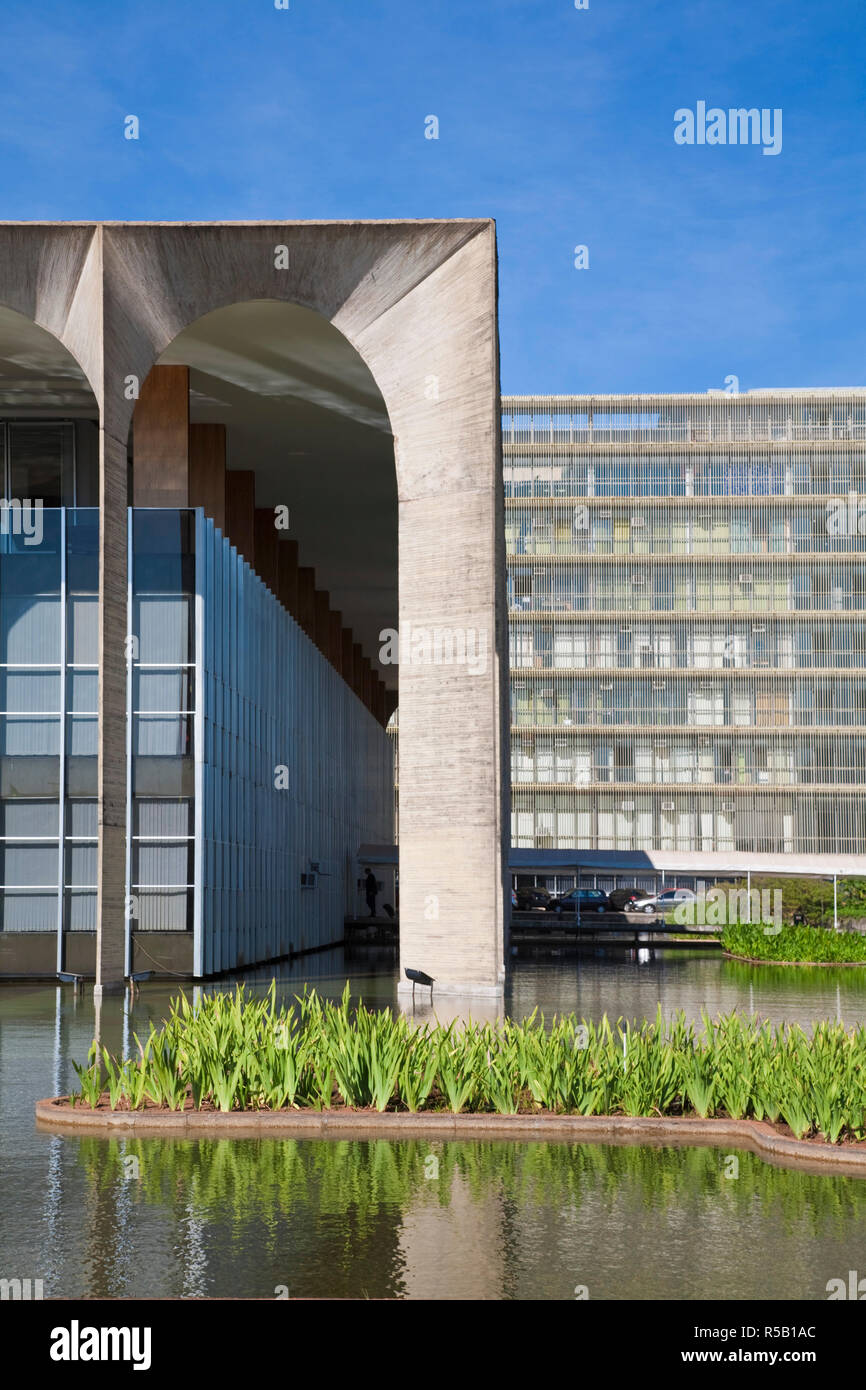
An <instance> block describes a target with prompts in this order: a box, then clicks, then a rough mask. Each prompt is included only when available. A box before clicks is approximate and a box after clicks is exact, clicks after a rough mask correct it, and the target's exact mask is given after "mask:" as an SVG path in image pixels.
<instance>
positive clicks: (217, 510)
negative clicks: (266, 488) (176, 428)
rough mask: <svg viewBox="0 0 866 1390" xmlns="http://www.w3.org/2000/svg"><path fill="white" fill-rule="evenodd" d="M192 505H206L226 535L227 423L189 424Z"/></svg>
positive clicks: (190, 501)
mask: <svg viewBox="0 0 866 1390" xmlns="http://www.w3.org/2000/svg"><path fill="white" fill-rule="evenodd" d="M189 505H190V506H191V507H202V508H203V509H204V514H205V516H209V517H210V519H211V521H212V522H213V524H214V526H216V527H217V528H218V529H219V530H220V531H222V533H223V535H225V529H226V427H225V425H209V424H194V425H190V427H189Z"/></svg>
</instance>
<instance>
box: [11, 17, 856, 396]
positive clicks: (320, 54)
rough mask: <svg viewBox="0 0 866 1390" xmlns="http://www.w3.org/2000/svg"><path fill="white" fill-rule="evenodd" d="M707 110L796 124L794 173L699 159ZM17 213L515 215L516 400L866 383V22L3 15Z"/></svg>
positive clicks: (749, 160)
mask: <svg viewBox="0 0 866 1390" xmlns="http://www.w3.org/2000/svg"><path fill="white" fill-rule="evenodd" d="M699 100H703V101H706V102H707V105H708V106H719V107H722V108H728V107H730V106H737V107H738V106H747V107H752V106H755V107H759V108H763V107H767V108H776V107H781V108H782V110H783V113H784V115H783V146H782V152H781V154H779V155H778V156H776V157H772V156H765V155H763V153H762V151H761V149H760V147H752V146H748V147H740V146H732V147H728V146H726V147H709V146H697V145H695V146H691V147H688V146H678V145H676V144H675V143H674V139H673V131H674V111H675V109H676V108H678V107H691V108H693V109H694V108H695V106H696V103H697V102H698V101H699ZM129 114H134V115H137V116H138V117H139V119H140V122H141V138H140V140H138V141H127V140H125V139H124V137H123V121H124V117H125V116H127V115H129ZM428 115H436V116H438V118H439V121H440V138H439V140H438V141H433V140H426V139H425V138H424V120H425V117H426V116H428ZM0 189H2V198H0V217H2V218H5V219H16V218H23V219H31V218H72V219H76V218H77V219H98V218H119V219H127V218H130V219H135V218H139V219H151V218H154V219H156V218H168V219H175V218H176V219H187V218H189V219H205V220H206V219H212V218H213V219H218V218H270V217H274V218H283V217H285V218H299V217H300V218H303V217H311V218H315V217H391V216H394V217H427V216H432V217H449V216H481V215H484V216H493V217H495V218H496V219H497V222H498V231H499V250H500V267H501V270H500V273H501V332H502V386H503V390H504V391H507V392H529V391H537V392H541V391H551V392H558V391H606V390H610V391H638V390H647V391H675V390H706V389H707V387H710V386H714V387H722V386H723V385H724V379H725V377H726V376H727V375H728V374H730V373H735V374H736V375H737V376H738V377H739V379H740V386H741V389H743V390H745V389H748V388H749V387H754V386H811V385H817V386H830V385H842V386H851V385H864V384H866V288H864V287H866V230H864V229H866V7H864V4H863V0H811V3H803V2H802V0H801V3H794V0H728V2H727V3H721V0H716V2H715V3H709V0H645V2H644V3H641V0H590V4H589V9H588V10H576V9H575V8H574V0H291V8H290V9H289V10H288V11H278V10H276V9H275V7H274V3H273V0H112V2H111V3H107V0H66V3H59V2H58V0H3V4H2V9H0ZM579 243H580V244H585V245H587V246H588V247H589V255H590V266H589V269H588V270H582V271H578V270H576V269H575V268H574V248H575V246H576V245H577V244H579Z"/></svg>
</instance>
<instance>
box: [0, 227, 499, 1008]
mask: <svg viewBox="0 0 866 1390" xmlns="http://www.w3.org/2000/svg"><path fill="white" fill-rule="evenodd" d="M431 381H434V382H435V384H436V389H435V391H434V390H431V389H430V383H431ZM498 412H499V398H498V335H497V320H496V242H495V230H494V228H493V225H492V224H491V223H490V222H489V221H486V220H483V219H481V220H467V221H454V222H410V223H400V222H381V223H357V222H355V223H346V224H340V223H279V224H266V223H251V224H192V225H184V224H93V223H87V224H3V225H0V443H2V445H3V447H4V467H5V469H6V476H5V478H4V482H5V487H6V494H5V497H4V499H2V501H3V504H4V505H3V506H2V508H0V610H2V619H0V621H2V631H0V646H2V651H0V678H2V684H3V700H2V715H0V718H2V726H0V727H2V746H0V802H2V806H0V809H2V817H3V825H2V846H0V849H2V855H3V868H2V878H0V894H2V896H0V908H2V911H0V975H6V976H9V975H29V974H42V975H44V974H51V973H53V972H54V971H55V970H56V969H58V968H59V969H60V970H62V971H65V972H67V973H80V974H84V975H89V974H94V975H95V987H96V989H97V991H98V992H100V993H101V992H102V990H103V989H119V988H122V987H123V985H124V981H125V979H126V977H127V976H128V975H129V974H130V973H131V972H133V973H134V972H137V971H144V970H148V969H154V970H155V971H156V972H157V973H159V972H164V971H168V972H175V973H177V974H190V975H193V976H196V977H206V976H210V975H214V974H218V973H220V972H223V971H226V970H231V969H234V968H238V967H243V966H245V965H248V964H250V963H253V962H257V961H266V960H271V959H274V958H276V957H279V956H282V955H285V954H287V953H290V952H292V951H299V950H303V949H309V948H311V947H317V946H324V945H327V944H329V943H333V942H334V941H338V940H340V939H341V937H342V935H343V923H344V919H345V916H346V914H347V913H351V912H353V911H354V910H355V908H356V906H357V904H358V889H357V881H358V876H359V872H360V871H361V870H362V869H363V867H364V865H363V864H362V863H361V862H360V861H359V853H360V850H361V847H362V846H363V845H365V844H377V843H388V842H391V841H393V838H394V828H393V809H394V808H393V758H392V750H391V744H390V740H389V738H388V736H387V733H386V729H385V726H386V724H387V721H388V718H389V715H390V714H391V712H392V710H393V709H394V707H395V705H396V702H397V680H398V675H399V684H400V688H399V695H400V705H401V725H402V749H401V755H402V782H401V792H400V818H401V865H400V910H401V918H402V924H401V926H402V931H401V950H402V951H403V953H404V956H405V959H406V963H407V964H410V965H414V966H417V965H418V964H419V962H420V963H421V964H423V966H424V967H425V968H426V969H428V970H429V971H430V973H432V974H433V975H435V976H436V978H437V985H438V987H439V989H440V992H442V993H448V992H451V993H456V994H469V995H473V994H480V995H482V996H490V997H492V998H498V997H501V993H502V988H503V981H504V939H505V932H506V930H507V919H508V896H507V893H506V883H507V868H506V858H507V804H508V801H507V798H508V780H507V751H508V733H507V682H508V665H507V614H506V605H505V565H504V532H503V527H502V524H501V518H502V490H501V452H500V434H499V413H498ZM16 499H20V503H19V501H16ZM7 503H8V504H9V505H8V506H7V505H6V504H7ZM21 503H23V505H21ZM7 523H8V524H7ZM37 532H38V535H37ZM398 538H399V547H398ZM445 553H447V554H448V556H449V567H448V568H447V569H446V568H445V567H443V566H442V565H441V563H433V562H432V560H433V557H436V559H437V561H439V560H441V556H442V555H443V554H445ZM453 567H456V568H457V569H458V570H459V572H460V573H461V575H462V582H461V584H460V585H455V584H454V583H453V582H452V568H453ZM397 628H399V629H400V630H401V631H402V630H407V629H409V628H411V630H412V631H418V630H422V631H423V630H429V629H433V628H435V629H438V628H443V629H448V630H467V631H472V632H480V633H483V634H484V637H485V641H486V651H487V659H486V662H485V664H484V668H483V669H481V670H472V671H470V670H467V669H466V667H465V666H464V667H462V668H459V669H457V670H453V669H452V670H445V671H443V670H442V669H441V668H440V667H439V666H437V665H436V664H434V663H430V662H426V661H420V662H418V661H412V662H410V663H409V664H408V666H407V664H406V663H405V662H404V663H402V665H401V666H400V667H396V666H393V665H391V664H389V663H387V662H384V661H383V660H382V659H381V657H380V650H379V648H380V643H379V640H378V639H379V633H380V632H381V631H382V630H383V629H389V630H393V629H397ZM454 730H460V735H459V736H460V764H461V767H463V768H464V769H468V770H469V773H470V774H472V773H473V769H474V770H475V772H477V775H470V777H469V781H468V783H467V781H466V780H465V779H464V778H458V777H456V776H455V775H454V767H453V765H452V764H451V763H450V762H448V761H447V760H443V758H442V757H441V748H442V741H443V738H444V737H445V735H446V732H449V731H450V732H453V731H454ZM389 896H390V894H389V893H387V892H386V894H385V897H386V899H387V897H389ZM431 903H435V911H431V909H430V904H431ZM467 924H468V925H467Z"/></svg>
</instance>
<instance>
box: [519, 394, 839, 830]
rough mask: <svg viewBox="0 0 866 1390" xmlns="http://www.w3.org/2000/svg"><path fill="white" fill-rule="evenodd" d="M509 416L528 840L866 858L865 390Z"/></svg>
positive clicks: (549, 403) (622, 401) (584, 405)
mask: <svg viewBox="0 0 866 1390" xmlns="http://www.w3.org/2000/svg"><path fill="white" fill-rule="evenodd" d="M503 406H504V418H503V439H504V446H505V495H506V541H507V550H508V595H509V608H510V626H511V667H512V672H511V693H512V765H513V766H512V781H513V793H514V800H513V820H514V824H513V843H514V844H515V845H516V846H521V847H537V848H556V849H570V848H586V849H653V848H655V849H677V850H691V851H710V850H731V849H736V850H744V851H750V850H751V851H765V852H780V851H781V852H801V853H809V852H811V853H834V852H835V853H839V852H848V853H862V852H864V849H866V813H864V809H863V797H862V788H863V787H864V785H866V636H864V634H866V624H864V616H866V611H864V610H866V503H864V505H863V507H862V508H861V507H860V499H861V498H863V497H864V496H866V393H845V392H839V393H830V392H828V393H825V394H824V395H823V396H821V395H820V394H819V395H818V396H817V398H816V397H813V395H812V394H811V393H809V394H808V395H807V394H806V393H796V392H795V393H788V394H785V395H772V394H768V393H749V394H747V395H745V396H739V397H737V396H728V395H726V394H725V393H710V394H709V395H708V396H706V397H619V398H608V399H603V398H547V399H540V400H528V399H524V398H512V399H510V400H506V401H504V403H503ZM685 787H692V788H695V787H701V788H702V789H703V790H702V791H701V792H700V794H696V793H695V792H694V791H685V790H683V788H685ZM554 788H555V790H554ZM636 792H637V793H638V794H635V793H636Z"/></svg>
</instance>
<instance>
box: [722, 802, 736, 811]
mask: <svg viewBox="0 0 866 1390" xmlns="http://www.w3.org/2000/svg"><path fill="white" fill-rule="evenodd" d="M721 810H723V811H733V810H734V803H733V801H723V802H722V805H721Z"/></svg>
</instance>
